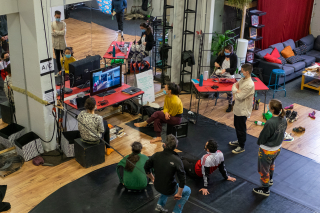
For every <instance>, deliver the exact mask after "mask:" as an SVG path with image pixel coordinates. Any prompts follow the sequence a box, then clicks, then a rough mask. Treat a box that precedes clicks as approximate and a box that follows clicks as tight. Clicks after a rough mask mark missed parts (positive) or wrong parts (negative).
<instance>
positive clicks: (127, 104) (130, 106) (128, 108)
mask: <svg viewBox="0 0 320 213" xmlns="http://www.w3.org/2000/svg"><path fill="white" fill-rule="evenodd" d="M140 108H141V106H140V104H138V103H137V102H135V101H134V100H132V99H129V100H126V101H124V102H123V111H124V112H128V113H130V114H131V115H138V114H139V113H140Z"/></svg>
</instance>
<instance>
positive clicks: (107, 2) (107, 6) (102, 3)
mask: <svg viewBox="0 0 320 213" xmlns="http://www.w3.org/2000/svg"><path fill="white" fill-rule="evenodd" d="M97 2H98V5H99V10H100V11H101V12H103V13H106V14H111V8H112V0H97Z"/></svg>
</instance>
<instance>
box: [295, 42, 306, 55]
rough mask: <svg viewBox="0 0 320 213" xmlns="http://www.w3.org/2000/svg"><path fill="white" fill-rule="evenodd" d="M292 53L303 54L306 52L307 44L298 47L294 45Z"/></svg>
mask: <svg viewBox="0 0 320 213" xmlns="http://www.w3.org/2000/svg"><path fill="white" fill-rule="evenodd" d="M293 52H294V54H296V55H304V54H306V52H307V45H305V44H303V45H301V46H299V47H296V48H295V49H294V50H293Z"/></svg>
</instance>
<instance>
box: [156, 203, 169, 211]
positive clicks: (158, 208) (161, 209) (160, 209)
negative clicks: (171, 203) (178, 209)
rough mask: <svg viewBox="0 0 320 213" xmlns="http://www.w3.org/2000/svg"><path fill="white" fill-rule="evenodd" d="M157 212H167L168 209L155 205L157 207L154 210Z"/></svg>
mask: <svg viewBox="0 0 320 213" xmlns="http://www.w3.org/2000/svg"><path fill="white" fill-rule="evenodd" d="M155 210H156V211H158V212H168V209H165V208H163V207H162V206H161V205H159V204H157V207H156V209H155Z"/></svg>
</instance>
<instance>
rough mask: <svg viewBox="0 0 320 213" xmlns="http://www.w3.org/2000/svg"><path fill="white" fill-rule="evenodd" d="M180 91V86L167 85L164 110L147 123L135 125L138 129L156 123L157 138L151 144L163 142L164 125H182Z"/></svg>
mask: <svg viewBox="0 0 320 213" xmlns="http://www.w3.org/2000/svg"><path fill="white" fill-rule="evenodd" d="M180 91H181V90H180V87H179V85H177V84H175V83H169V84H167V85H165V89H164V90H163V93H164V94H166V98H165V100H164V106H163V110H162V111H157V112H155V113H153V114H152V115H151V117H150V118H149V119H148V120H147V121H144V122H141V123H135V124H134V125H135V126H136V127H146V126H147V125H148V124H150V123H151V122H154V123H153V126H154V131H155V132H156V135H157V137H156V138H154V139H152V140H151V141H150V143H155V142H161V141H162V139H161V131H162V124H163V123H167V124H169V125H172V126H173V125H178V124H180V123H181V119H182V113H183V104H182V101H181V99H180V98H179V97H178V95H179V94H180Z"/></svg>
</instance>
